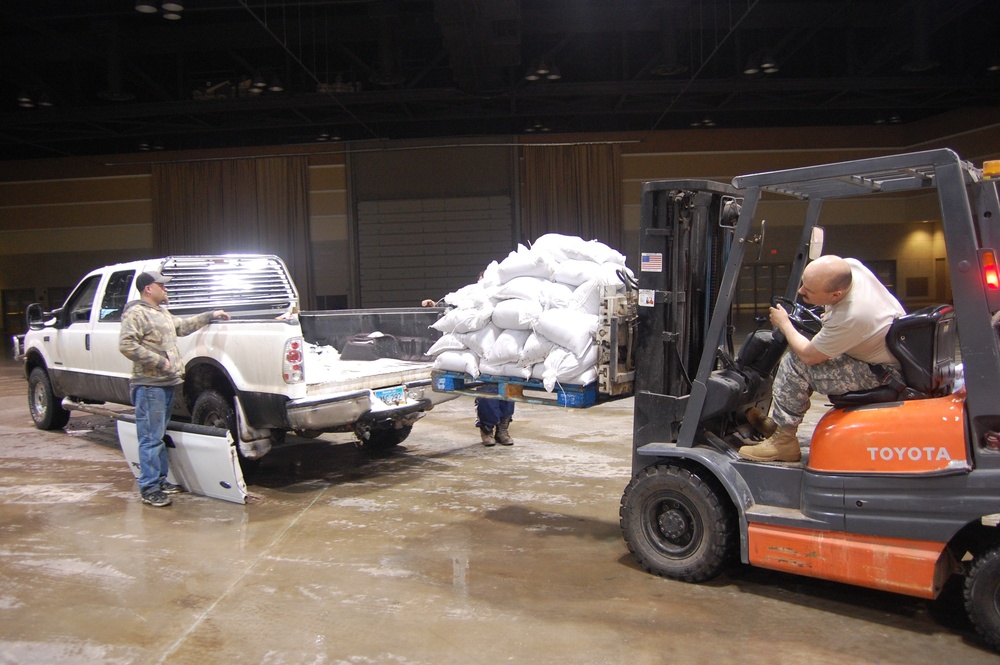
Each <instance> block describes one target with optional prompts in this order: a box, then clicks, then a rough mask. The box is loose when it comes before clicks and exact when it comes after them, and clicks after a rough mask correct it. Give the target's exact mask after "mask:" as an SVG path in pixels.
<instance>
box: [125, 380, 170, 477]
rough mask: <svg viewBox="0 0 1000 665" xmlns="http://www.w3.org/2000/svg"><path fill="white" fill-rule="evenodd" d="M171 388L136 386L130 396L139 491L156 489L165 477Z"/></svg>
mask: <svg viewBox="0 0 1000 665" xmlns="http://www.w3.org/2000/svg"><path fill="white" fill-rule="evenodd" d="M173 396H174V388H173V387H172V386H171V387H169V388H162V387H159V386H137V387H136V388H135V389H134V390H133V393H132V399H133V402H134V403H135V428H136V434H137V436H138V439H139V491H140V492H149V491H151V490H155V489H159V487H160V485H161V484H162V482H163V479H164V478H166V477H167V471H168V466H167V446H166V445H165V444H164V442H163V435H164V434H165V433H166V431H167V422H168V421H169V419H170V409H171V407H172V406H173Z"/></svg>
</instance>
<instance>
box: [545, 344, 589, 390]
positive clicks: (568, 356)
mask: <svg viewBox="0 0 1000 665" xmlns="http://www.w3.org/2000/svg"><path fill="white" fill-rule="evenodd" d="M597 354H598V351H597V345H596V344H591V345H590V346H589V347H588V348H587V349H586V350H585V351H584V352H583V353H582V354H581V355H576V354H574V353H571V352H570V351H569V349H560V348H558V347H557V348H555V349H553V350H552V352H551V353H549V355H548V357H547V358H546V359H545V363H544V364H545V370H544V371H543V372H542V385H543V386H544V387H545V390H547V391H548V392H552V390H553V388H554V387H555V384H556V383H557V382H558V383H573V382H574V381H573V379H577V378H579V377H581V375H582V374H583V373H584V372H586V371H587V370H590V369H593V370H595V372H596V366H597ZM595 377H596V374H595Z"/></svg>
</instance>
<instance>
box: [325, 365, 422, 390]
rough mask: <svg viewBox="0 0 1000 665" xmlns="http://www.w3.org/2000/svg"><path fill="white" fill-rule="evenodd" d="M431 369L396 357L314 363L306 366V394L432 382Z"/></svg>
mask: <svg viewBox="0 0 1000 665" xmlns="http://www.w3.org/2000/svg"><path fill="white" fill-rule="evenodd" d="M315 360H317V359H314V358H309V359H308V361H315ZM431 367H432V363H425V362H414V361H411V360H396V359H394V358H379V359H378V360H335V361H333V362H331V363H329V364H323V363H318V362H312V363H311V364H307V365H306V384H307V386H306V394H307V395H309V396H314V395H321V394H324V393H330V392H346V391H349V390H362V389H365V388H382V387H385V386H396V385H399V384H401V383H412V382H414V381H421V380H424V379H429V378H430V376H431Z"/></svg>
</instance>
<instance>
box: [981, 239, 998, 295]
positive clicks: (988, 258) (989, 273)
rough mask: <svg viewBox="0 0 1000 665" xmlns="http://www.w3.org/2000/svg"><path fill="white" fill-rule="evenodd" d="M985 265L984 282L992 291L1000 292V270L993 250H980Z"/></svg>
mask: <svg viewBox="0 0 1000 665" xmlns="http://www.w3.org/2000/svg"><path fill="white" fill-rule="evenodd" d="M979 255H980V257H981V259H980V260H981V262H982V264H983V282H984V283H985V284H986V288H987V289H989V290H990V291H998V290H1000V268H997V257H996V254H994V253H993V250H992V249H982V250H979Z"/></svg>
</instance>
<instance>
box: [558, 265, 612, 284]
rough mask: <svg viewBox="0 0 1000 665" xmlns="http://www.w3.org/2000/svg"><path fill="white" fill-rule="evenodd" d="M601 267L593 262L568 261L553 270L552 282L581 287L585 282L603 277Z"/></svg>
mask: <svg viewBox="0 0 1000 665" xmlns="http://www.w3.org/2000/svg"><path fill="white" fill-rule="evenodd" d="M601 265H602V264H600V263H594V262H593V261H581V260H580V259H566V260H565V261H562V262H560V263H558V264H556V266H555V268H554V269H553V270H552V280H553V281H555V282H559V283H560V284H568V285H570V286H580V285H581V284H583V283H584V282H589V281H590V280H592V279H598V278H599V277H601V274H602V273H601ZM612 265H613V264H612Z"/></svg>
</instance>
